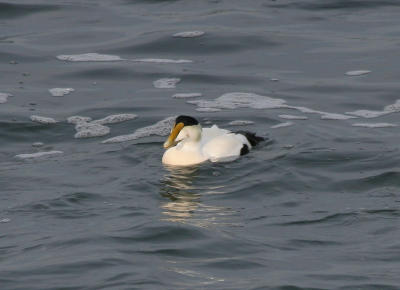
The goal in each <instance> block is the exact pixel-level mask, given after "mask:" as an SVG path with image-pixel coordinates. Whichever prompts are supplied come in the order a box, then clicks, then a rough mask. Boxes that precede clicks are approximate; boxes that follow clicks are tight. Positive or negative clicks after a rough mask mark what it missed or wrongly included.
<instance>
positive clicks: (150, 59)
mask: <svg viewBox="0 0 400 290" xmlns="http://www.w3.org/2000/svg"><path fill="white" fill-rule="evenodd" d="M131 61H134V62H150V63H178V64H179V63H191V62H193V61H192V60H189V59H168V58H136V59H132V60H131Z"/></svg>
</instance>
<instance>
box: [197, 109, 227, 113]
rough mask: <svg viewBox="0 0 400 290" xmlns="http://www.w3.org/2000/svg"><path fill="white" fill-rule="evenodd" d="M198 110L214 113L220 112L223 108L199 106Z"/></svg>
mask: <svg viewBox="0 0 400 290" xmlns="http://www.w3.org/2000/svg"><path fill="white" fill-rule="evenodd" d="M196 111H198V112H205V113H213V112H219V111H221V109H218V108H197V109H196Z"/></svg>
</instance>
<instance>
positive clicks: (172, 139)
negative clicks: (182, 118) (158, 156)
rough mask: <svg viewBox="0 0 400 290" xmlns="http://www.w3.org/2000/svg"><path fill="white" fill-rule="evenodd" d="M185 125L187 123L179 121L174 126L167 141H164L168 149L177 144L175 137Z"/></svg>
mask: <svg viewBox="0 0 400 290" xmlns="http://www.w3.org/2000/svg"><path fill="white" fill-rule="evenodd" d="M184 126H185V125H184V124H183V123H178V124H176V125H175V126H174V128H173V129H172V131H171V134H170V135H169V136H168V139H167V141H165V143H164V148H165V149H167V148H169V147H171V146H174V145H175V144H176V143H175V139H176V137H178V134H179V132H180V131H181V130H182V128H183V127H184Z"/></svg>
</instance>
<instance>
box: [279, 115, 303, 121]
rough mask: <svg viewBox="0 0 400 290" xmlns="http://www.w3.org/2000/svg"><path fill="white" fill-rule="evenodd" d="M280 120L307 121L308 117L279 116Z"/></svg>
mask: <svg viewBox="0 0 400 290" xmlns="http://www.w3.org/2000/svg"><path fill="white" fill-rule="evenodd" d="M278 117H279V118H281V119H286V120H307V119H308V117H306V116H294V115H278Z"/></svg>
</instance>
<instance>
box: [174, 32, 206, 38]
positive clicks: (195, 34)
mask: <svg viewBox="0 0 400 290" xmlns="http://www.w3.org/2000/svg"><path fill="white" fill-rule="evenodd" d="M204 34H205V32H204V31H199V30H195V31H184V32H178V33H175V34H173V35H172V36H173V37H182V38H192V37H199V36H202V35H204Z"/></svg>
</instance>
